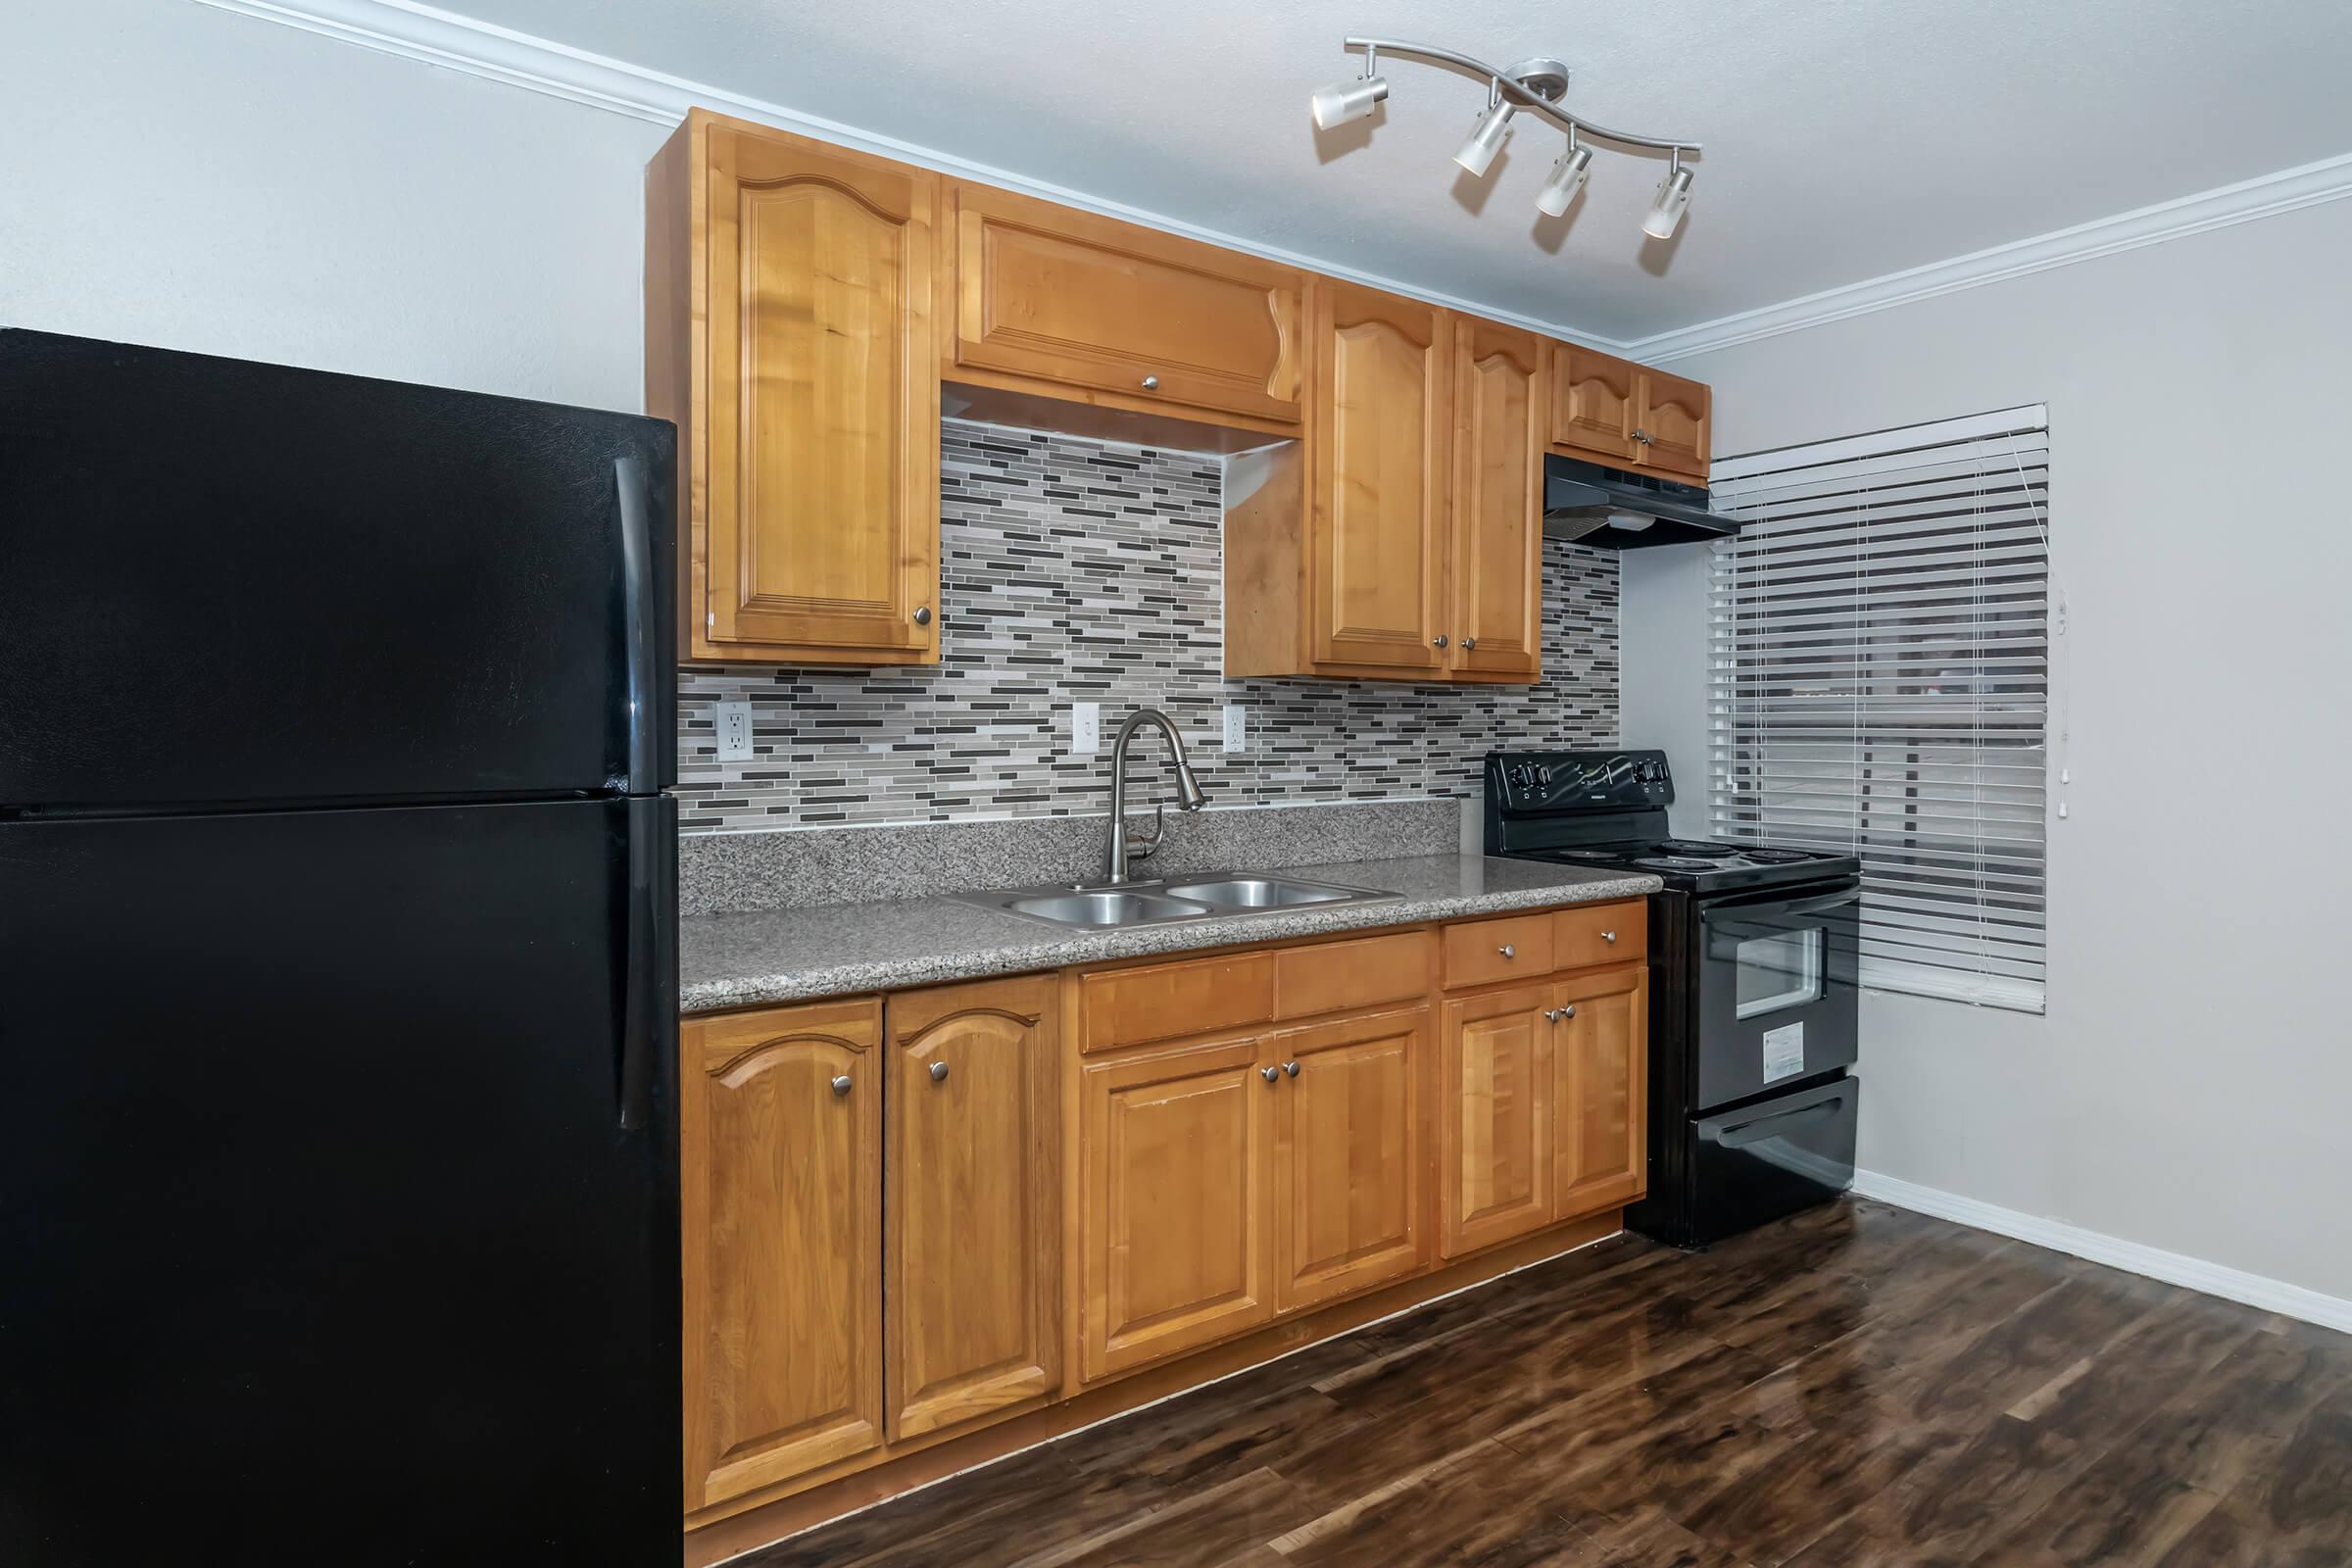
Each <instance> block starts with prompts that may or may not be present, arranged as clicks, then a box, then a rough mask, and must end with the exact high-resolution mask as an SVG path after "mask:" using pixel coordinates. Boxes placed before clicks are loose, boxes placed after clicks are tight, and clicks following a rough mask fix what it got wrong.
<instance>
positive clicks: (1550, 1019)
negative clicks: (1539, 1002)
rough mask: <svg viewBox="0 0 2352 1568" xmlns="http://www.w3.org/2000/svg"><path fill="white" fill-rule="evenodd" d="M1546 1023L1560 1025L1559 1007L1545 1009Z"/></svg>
mask: <svg viewBox="0 0 2352 1568" xmlns="http://www.w3.org/2000/svg"><path fill="white" fill-rule="evenodd" d="M1559 1021H1560V1009H1559V1008H1557V1007H1545V1008H1544V1022H1545V1023H1558V1022H1559Z"/></svg>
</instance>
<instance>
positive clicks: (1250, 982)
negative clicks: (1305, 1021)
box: [1078, 953, 1275, 1053]
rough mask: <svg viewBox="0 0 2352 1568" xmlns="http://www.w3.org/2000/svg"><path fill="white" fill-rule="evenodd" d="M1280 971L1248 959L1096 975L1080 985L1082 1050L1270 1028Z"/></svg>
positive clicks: (1258, 956) (1267, 960)
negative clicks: (1246, 1026) (1252, 1026)
mask: <svg viewBox="0 0 2352 1568" xmlns="http://www.w3.org/2000/svg"><path fill="white" fill-rule="evenodd" d="M1274 971H1275V955H1274V954H1272V953H1241V954H1235V955H1233V956H1230V957H1223V958H1193V959H1188V960H1186V961H1184V962H1182V963H1155V964H1151V965H1148V966H1147V967H1144V968H1141V969H1112V970H1108V971H1105V972H1103V973H1100V974H1090V975H1088V976H1086V977H1085V978H1084V979H1083V980H1081V981H1080V982H1079V985H1078V995H1079V1001H1080V1005H1081V1007H1082V1017H1081V1021H1080V1024H1079V1032H1078V1049H1079V1051H1080V1052H1081V1053H1089V1052H1097V1051H1110V1050H1114V1049H1116V1048H1117V1047H1120V1046H1136V1045H1142V1044H1144V1043H1145V1042H1146V1041H1151V1040H1173V1039H1175V1038H1176V1037H1177V1036H1178V1035H1203V1034H1212V1033H1214V1032H1216V1031H1217V1030H1220V1029H1233V1028H1238V1027H1240V1026H1241V1025H1243V1024H1251V1023H1266V1022H1270V1021H1271V1020H1272V1019H1273V1017H1274Z"/></svg>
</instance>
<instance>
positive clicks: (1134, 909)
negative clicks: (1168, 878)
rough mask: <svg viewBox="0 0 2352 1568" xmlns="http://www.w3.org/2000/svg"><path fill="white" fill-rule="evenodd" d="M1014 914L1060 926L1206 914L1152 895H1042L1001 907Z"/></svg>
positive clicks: (1142, 921)
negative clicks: (1056, 922) (1058, 923)
mask: <svg viewBox="0 0 2352 1568" xmlns="http://www.w3.org/2000/svg"><path fill="white" fill-rule="evenodd" d="M1005 908H1007V909H1010V910H1011V911H1012V912H1013V913H1015V914H1026V915H1030V916H1032V917H1034V918H1036V919H1040V920H1055V921H1058V922H1060V923H1061V924H1063V925H1142V924H1145V923H1147V922H1150V921H1156V920H1185V919H1196V918H1198V917H1200V916H1201V915H1204V914H1206V913H1208V910H1207V908H1206V907H1204V906H1202V905H1199V904H1192V903H1187V902H1186V901H1184V900H1181V899H1170V898H1163V897H1161V896H1160V895H1158V894H1153V893H1126V892H1119V891H1115V890H1114V891H1111V892H1105V893H1078V892H1069V893H1046V894H1040V895H1038V896H1037V897H1035V898H1026V899H1014V900H1012V901H1010V902H1009V903H1007V904H1006V905H1005Z"/></svg>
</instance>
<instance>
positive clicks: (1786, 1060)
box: [1764, 1023, 1805, 1084]
mask: <svg viewBox="0 0 2352 1568" xmlns="http://www.w3.org/2000/svg"><path fill="white" fill-rule="evenodd" d="M1804 1070H1805V1026H1804V1025H1803V1024H1801V1023H1785V1024H1783V1025H1781V1026H1780V1027H1779V1028H1778V1029H1767V1030H1765V1031H1764V1081H1765V1082H1766V1083H1768V1084H1777V1083H1779V1082H1780V1081H1781V1080H1782V1079H1784V1078H1793V1077H1795V1076H1796V1075H1797V1074H1798V1073H1801V1072H1803V1071H1804Z"/></svg>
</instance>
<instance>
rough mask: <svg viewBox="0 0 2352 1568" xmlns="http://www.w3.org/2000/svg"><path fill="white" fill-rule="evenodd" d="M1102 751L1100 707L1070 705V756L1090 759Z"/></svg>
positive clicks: (1101, 716)
mask: <svg viewBox="0 0 2352 1568" xmlns="http://www.w3.org/2000/svg"><path fill="white" fill-rule="evenodd" d="M1102 749H1103V705H1102V704H1101V703H1072V704H1071V705H1070V755H1071V756H1072V757H1092V756H1094V755H1095V753H1097V752H1099V751H1101V750H1102Z"/></svg>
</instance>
